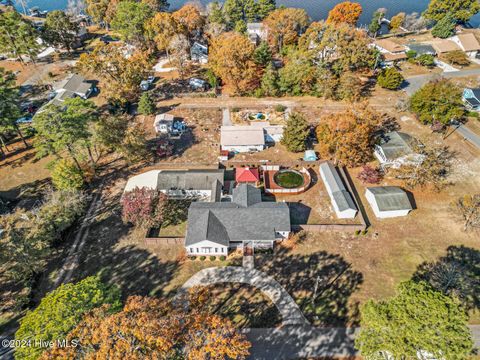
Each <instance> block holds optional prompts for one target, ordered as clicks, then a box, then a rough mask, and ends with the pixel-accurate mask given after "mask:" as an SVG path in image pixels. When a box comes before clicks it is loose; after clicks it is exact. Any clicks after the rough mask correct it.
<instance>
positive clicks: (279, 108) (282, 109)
mask: <svg viewBox="0 0 480 360" xmlns="http://www.w3.org/2000/svg"><path fill="white" fill-rule="evenodd" d="M274 110H275V111H276V112H281V113H283V112H285V110H287V107H286V106H284V105H282V104H277V105H275V107H274Z"/></svg>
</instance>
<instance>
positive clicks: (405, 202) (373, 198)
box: [365, 186, 412, 219]
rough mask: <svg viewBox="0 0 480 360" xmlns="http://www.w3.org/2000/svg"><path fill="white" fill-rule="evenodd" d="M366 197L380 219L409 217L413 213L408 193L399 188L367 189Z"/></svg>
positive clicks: (381, 187) (380, 187)
mask: <svg viewBox="0 0 480 360" xmlns="http://www.w3.org/2000/svg"><path fill="white" fill-rule="evenodd" d="M365 197H366V198H367V201H368V202H369V204H370V206H371V207H372V210H373V212H374V214H375V216H376V217H377V218H379V219H385V218H393V217H399V216H407V215H408V213H409V212H410V211H412V204H411V203H410V199H409V198H408V195H407V193H406V192H405V191H404V190H402V189H401V188H399V187H397V186H379V187H371V188H367V190H366V191H365Z"/></svg>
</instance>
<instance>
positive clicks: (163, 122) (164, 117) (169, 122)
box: [153, 114, 175, 134]
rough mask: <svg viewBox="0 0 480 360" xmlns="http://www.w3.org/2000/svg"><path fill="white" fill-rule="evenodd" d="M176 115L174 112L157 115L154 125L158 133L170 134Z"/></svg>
mask: <svg viewBox="0 0 480 360" xmlns="http://www.w3.org/2000/svg"><path fill="white" fill-rule="evenodd" d="M174 120H175V117H174V116H173V115H172V114H159V115H157V116H155V121H154V122H153V127H154V129H155V132H156V133H157V134H169V133H170V132H171V131H172V128H173V121H174Z"/></svg>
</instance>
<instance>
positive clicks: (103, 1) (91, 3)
mask: <svg viewBox="0 0 480 360" xmlns="http://www.w3.org/2000/svg"><path fill="white" fill-rule="evenodd" d="M85 2H86V5H87V9H86V11H87V14H88V15H90V16H91V17H92V19H93V21H95V22H96V23H104V22H105V20H106V14H107V9H108V3H109V0H85Z"/></svg>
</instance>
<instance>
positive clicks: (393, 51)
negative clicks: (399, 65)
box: [373, 39, 407, 65]
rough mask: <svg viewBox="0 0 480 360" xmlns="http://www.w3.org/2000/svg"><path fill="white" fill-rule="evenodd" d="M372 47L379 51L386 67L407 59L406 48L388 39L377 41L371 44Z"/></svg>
mask: <svg viewBox="0 0 480 360" xmlns="http://www.w3.org/2000/svg"><path fill="white" fill-rule="evenodd" d="M373 47H375V48H376V49H377V50H378V51H380V53H381V54H382V55H383V57H384V59H385V64H388V65H390V64H393V63H395V62H397V61H400V60H405V59H406V58H407V54H406V51H407V48H406V47H405V46H403V45H400V44H397V43H396V42H394V41H392V40H390V39H381V40H377V41H375V42H374V43H373Z"/></svg>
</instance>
